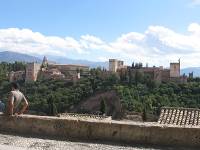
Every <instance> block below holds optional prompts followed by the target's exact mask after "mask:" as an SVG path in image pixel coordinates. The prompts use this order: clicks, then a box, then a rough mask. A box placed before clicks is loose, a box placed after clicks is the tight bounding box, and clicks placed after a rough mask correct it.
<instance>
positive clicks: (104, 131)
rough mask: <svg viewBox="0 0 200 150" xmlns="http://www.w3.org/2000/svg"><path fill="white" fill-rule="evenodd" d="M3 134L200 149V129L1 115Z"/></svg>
mask: <svg viewBox="0 0 200 150" xmlns="http://www.w3.org/2000/svg"><path fill="white" fill-rule="evenodd" d="M0 130H1V131H3V132H5V131H9V132H14V133H19V134H28V135H33V134H35V135H42V136H44V135H46V136H48V137H56V138H58V137H60V138H66V139H70V138H75V139H83V140H101V141H113V142H120V143H130V144H133V143H140V144H153V145H173V146H184V147H185V146H189V147H190V146H191V147H200V126H182V127H180V126H175V125H162V124H159V123H156V122H154V123H143V122H123V121H115V120H107V119H81V118H77V117H69V118H65V117H47V116H33V115H22V116H18V117H5V116H3V115H0Z"/></svg>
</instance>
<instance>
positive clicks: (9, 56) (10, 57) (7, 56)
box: [0, 51, 108, 68]
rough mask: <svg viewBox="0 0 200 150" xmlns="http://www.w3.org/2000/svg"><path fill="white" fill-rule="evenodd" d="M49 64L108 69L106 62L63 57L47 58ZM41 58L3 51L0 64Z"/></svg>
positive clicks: (39, 57)
mask: <svg viewBox="0 0 200 150" xmlns="http://www.w3.org/2000/svg"><path fill="white" fill-rule="evenodd" d="M47 58H48V60H49V61H50V62H56V63H58V64H82V65H87V66H90V67H91V68H96V67H102V68H108V62H92V61H88V60H75V59H69V58H65V57H58V56H57V57H56V56H47ZM42 59H43V56H37V57H35V56H30V55H27V54H21V53H16V52H10V51H3V52H0V62H15V61H22V62H42Z"/></svg>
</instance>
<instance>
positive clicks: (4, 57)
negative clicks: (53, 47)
mask: <svg viewBox="0 0 200 150" xmlns="http://www.w3.org/2000/svg"><path fill="white" fill-rule="evenodd" d="M15 61H21V62H41V59H39V58H37V57H34V56H30V55H26V54H21V53H16V52H10V51H3V52H0V62H15Z"/></svg>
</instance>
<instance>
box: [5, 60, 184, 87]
mask: <svg viewBox="0 0 200 150" xmlns="http://www.w3.org/2000/svg"><path fill="white" fill-rule="evenodd" d="M127 70H129V71H130V72H131V73H132V74H133V75H134V74H136V73H137V72H139V73H141V74H143V75H148V76H149V77H150V78H151V79H152V80H154V81H156V82H158V83H161V82H177V83H186V82H187V76H186V75H181V74H180V60H179V62H177V63H170V67H169V69H166V68H163V66H160V67H155V66H153V67H148V65H147V66H145V67H143V66H142V65H141V64H140V63H139V64H135V65H134V64H132V66H125V65H124V62H123V61H121V60H117V59H109V70H108V71H107V72H108V73H117V74H123V73H125V72H126V71H127ZM88 75H89V66H85V65H74V64H56V63H49V62H48V60H47V58H46V57H45V56H44V58H43V61H42V64H39V63H35V62H32V63H28V64H27V65H26V70H21V71H16V72H13V71H12V72H10V74H9V80H10V82H13V81H18V80H25V81H26V82H29V81H36V80H37V79H38V78H39V77H40V78H42V79H55V80H66V81H73V82H76V81H77V80H79V79H80V78H81V77H83V76H88Z"/></svg>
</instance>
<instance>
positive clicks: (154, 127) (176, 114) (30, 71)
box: [0, 57, 200, 148]
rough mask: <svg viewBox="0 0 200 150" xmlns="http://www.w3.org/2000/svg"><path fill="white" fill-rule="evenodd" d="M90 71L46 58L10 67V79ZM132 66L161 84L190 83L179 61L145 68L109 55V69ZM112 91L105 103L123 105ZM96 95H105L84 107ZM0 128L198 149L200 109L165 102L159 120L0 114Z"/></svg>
mask: <svg viewBox="0 0 200 150" xmlns="http://www.w3.org/2000/svg"><path fill="white" fill-rule="evenodd" d="M89 70H90V68H89V66H85V65H72V64H55V63H50V62H48V60H47V58H46V57H44V59H43V61H42V63H41V64H38V63H34V62H33V63H28V64H27V65H26V69H25V70H21V71H17V72H11V73H10V75H9V79H10V81H11V82H13V81H18V80H24V81H25V82H35V81H37V80H38V79H39V78H41V79H53V80H64V81H73V82H76V81H77V80H79V79H80V78H82V77H87V76H89V75H90V73H89ZM127 71H129V72H130V73H132V74H133V75H135V74H136V73H138V72H139V73H141V74H143V75H148V76H149V77H150V78H151V79H152V80H154V81H156V82H158V83H161V82H176V83H186V82H187V76H186V75H181V73H180V60H179V61H178V62H176V63H170V66H169V68H163V67H162V66H160V67H155V66H153V67H148V65H146V66H145V67H143V66H142V64H140V63H139V64H132V66H125V65H124V62H123V61H121V60H117V59H109V70H108V71H105V72H106V73H116V74H123V73H125V72H127ZM112 92H113V91H108V92H106V93H107V97H108V99H109V100H110V101H106V104H107V103H110V105H113V106H116V108H118V106H119V105H120V104H119V101H120V100H119V97H117V95H116V93H114V94H112ZM96 97H102V94H101V93H100V94H99V95H96V96H95V97H94V96H93V97H90V98H89V99H88V101H86V102H84V103H83V107H84V106H90V107H91V111H92V110H93V107H92V105H94V104H93V103H90V102H91V101H93V100H95V99H96ZM116 101H117V103H116ZM107 106H109V105H106V107H107ZM107 109H108V110H109V109H110V108H109V107H108V108H107ZM115 114H117V113H115ZM0 130H1V131H9V132H10V131H12V132H14V133H19V134H28V135H30V134H31V135H32V134H33V135H45V136H48V137H56V138H58V137H59V138H68V139H70V138H72V139H74V138H75V139H80V140H81V139H83V140H102V141H112V142H116V143H118V142H120V143H130V144H133V143H139V144H150V145H161V146H183V147H195V148H199V147H200V109H192V108H172V107H164V108H161V111H160V116H159V118H157V121H154V122H143V121H141V120H140V121H139V122H138V121H130V120H129V121H127V120H117V119H113V118H111V117H110V116H99V115H89V116H88V115H87V114H85V115H84V114H70V113H68V114H60V115H59V116H54V117H51V116H35V115H28V114H26V115H22V116H18V117H15V116H14V117H11V118H7V117H5V116H3V115H0Z"/></svg>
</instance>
